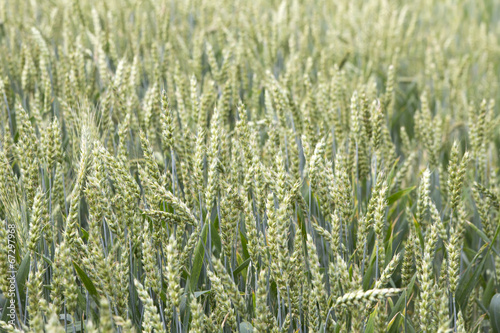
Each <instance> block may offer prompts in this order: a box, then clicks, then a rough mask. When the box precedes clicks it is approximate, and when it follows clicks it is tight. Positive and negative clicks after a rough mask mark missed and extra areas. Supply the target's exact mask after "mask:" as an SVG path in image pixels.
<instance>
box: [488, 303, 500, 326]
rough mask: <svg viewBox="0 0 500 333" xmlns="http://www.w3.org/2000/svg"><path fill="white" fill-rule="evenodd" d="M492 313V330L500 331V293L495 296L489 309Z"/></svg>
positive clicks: (490, 313)
mask: <svg viewBox="0 0 500 333" xmlns="http://www.w3.org/2000/svg"><path fill="white" fill-rule="evenodd" d="M488 312H489V315H490V323H491V330H492V331H493V333H500V294H496V295H495V296H493V298H492V299H491V302H490V308H489V310H488Z"/></svg>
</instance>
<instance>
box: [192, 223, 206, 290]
mask: <svg viewBox="0 0 500 333" xmlns="http://www.w3.org/2000/svg"><path fill="white" fill-rule="evenodd" d="M207 234H208V222H207V223H205V225H204V226H203V229H202V230H201V236H200V239H199V240H198V244H197V245H196V249H195V250H194V257H193V265H192V267H191V274H190V275H189V290H190V291H192V292H194V290H195V289H196V286H197V285H198V279H199V277H200V273H201V268H202V266H203V261H204V257H205V246H206V243H207Z"/></svg>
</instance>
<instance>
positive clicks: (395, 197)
mask: <svg viewBox="0 0 500 333" xmlns="http://www.w3.org/2000/svg"><path fill="white" fill-rule="evenodd" d="M415 188H416V186H412V187H408V188H405V189H403V190H401V191H398V192H396V193H394V194H392V195H391V196H389V197H388V198H387V205H388V206H390V205H392V204H393V203H395V202H396V201H398V200H399V199H401V198H402V197H405V196H407V195H408V194H410V193H411V191H413V190H414V189H415Z"/></svg>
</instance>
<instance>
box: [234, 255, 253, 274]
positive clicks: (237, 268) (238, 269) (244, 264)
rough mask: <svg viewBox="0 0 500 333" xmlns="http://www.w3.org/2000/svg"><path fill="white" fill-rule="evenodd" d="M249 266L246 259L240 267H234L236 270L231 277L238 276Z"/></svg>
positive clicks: (248, 261)
mask: <svg viewBox="0 0 500 333" xmlns="http://www.w3.org/2000/svg"><path fill="white" fill-rule="evenodd" d="M249 264H250V258H248V259H247V260H245V261H243V262H242V263H241V265H239V266H238V267H236V269H235V270H234V271H233V276H234V277H236V275H238V274H240V273H241V272H242V271H243V270H244V269H245V268H247V267H248V265H249Z"/></svg>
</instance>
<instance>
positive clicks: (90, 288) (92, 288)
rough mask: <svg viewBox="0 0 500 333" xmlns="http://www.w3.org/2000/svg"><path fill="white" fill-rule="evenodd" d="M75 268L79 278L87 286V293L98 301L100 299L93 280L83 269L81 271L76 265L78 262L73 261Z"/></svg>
mask: <svg viewBox="0 0 500 333" xmlns="http://www.w3.org/2000/svg"><path fill="white" fill-rule="evenodd" d="M73 267H74V268H75V271H76V273H77V274H78V277H79V278H80V280H82V283H83V285H84V286H85V289H87V291H88V292H89V294H90V295H91V296H92V297H93V298H94V300H98V299H99V298H98V296H97V289H96V288H95V286H94V283H93V282H92V280H91V279H90V278H89V277H88V275H87V274H86V273H85V272H84V271H83V269H81V268H80V266H78V265H77V264H76V262H74V261H73Z"/></svg>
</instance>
